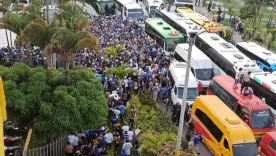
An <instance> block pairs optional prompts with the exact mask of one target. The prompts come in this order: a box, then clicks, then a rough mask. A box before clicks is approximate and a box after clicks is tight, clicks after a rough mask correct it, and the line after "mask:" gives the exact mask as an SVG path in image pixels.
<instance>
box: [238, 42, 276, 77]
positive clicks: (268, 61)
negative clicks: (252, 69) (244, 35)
mask: <svg viewBox="0 0 276 156" xmlns="http://www.w3.org/2000/svg"><path fill="white" fill-rule="evenodd" d="M236 47H237V48H238V49H239V50H240V51H241V52H243V53H244V54H245V55H246V56H248V57H249V58H250V59H252V60H256V63H257V65H259V66H260V68H261V69H262V70H263V71H269V72H273V71H276V54H274V53H273V52H271V51H269V50H267V49H265V48H264V47H262V46H260V45H258V44H256V43H254V42H239V43H237V45H236Z"/></svg>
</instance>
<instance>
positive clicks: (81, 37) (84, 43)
mask: <svg viewBox="0 0 276 156" xmlns="http://www.w3.org/2000/svg"><path fill="white" fill-rule="evenodd" d="M51 42H52V43H51V45H52V46H53V47H58V48H60V49H62V55H63V56H64V58H65V68H66V70H69V67H70V64H71V62H72V59H73V57H74V54H75V53H77V52H79V51H80V50H81V49H83V48H93V49H94V50H95V51H96V52H99V40H98V39H97V38H95V37H92V36H91V35H90V34H89V33H88V32H83V31H80V32H73V31H72V30H70V29H68V28H61V29H60V30H58V31H57V32H56V33H55V34H54V35H53V37H52V39H51Z"/></svg>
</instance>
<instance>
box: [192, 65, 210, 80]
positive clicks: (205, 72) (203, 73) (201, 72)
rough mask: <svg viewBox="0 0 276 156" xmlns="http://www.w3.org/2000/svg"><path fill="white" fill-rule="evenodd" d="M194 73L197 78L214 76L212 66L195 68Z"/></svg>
mask: <svg viewBox="0 0 276 156" xmlns="http://www.w3.org/2000/svg"><path fill="white" fill-rule="evenodd" d="M195 74H196V78H197V79H198V80H205V81H206V80H211V79H212V78H213V76H214V70H213V68H207V69H196V70H195Z"/></svg>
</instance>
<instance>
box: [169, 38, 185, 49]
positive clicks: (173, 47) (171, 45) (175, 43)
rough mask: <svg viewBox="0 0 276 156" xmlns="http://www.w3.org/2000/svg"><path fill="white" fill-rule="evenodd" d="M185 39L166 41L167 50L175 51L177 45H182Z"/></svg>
mask: <svg viewBox="0 0 276 156" xmlns="http://www.w3.org/2000/svg"><path fill="white" fill-rule="evenodd" d="M182 42H183V39H169V40H166V47H165V50H166V51H168V52H171V51H174V49H175V47H176V45H177V44H179V43H182Z"/></svg>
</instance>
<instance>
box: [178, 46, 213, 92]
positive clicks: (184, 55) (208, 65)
mask: <svg viewBox="0 0 276 156" xmlns="http://www.w3.org/2000/svg"><path fill="white" fill-rule="evenodd" d="M188 49H189V44H188V43H183V44H178V45H177V46H176V48H175V50H174V59H175V60H177V61H179V62H187V60H188ZM191 71H192V73H193V75H194V76H195V78H196V79H197V81H200V82H201V83H202V84H203V88H207V87H208V86H209V83H210V82H211V80H212V78H213V77H214V75H215V74H214V67H213V62H212V61H211V59H210V58H209V57H207V56H206V55H205V54H204V53H203V52H202V51H200V50H199V49H198V48H197V47H196V46H193V48H192V57H191Z"/></svg>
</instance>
